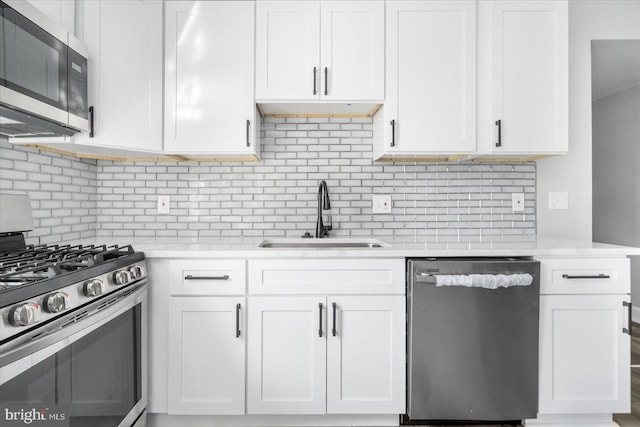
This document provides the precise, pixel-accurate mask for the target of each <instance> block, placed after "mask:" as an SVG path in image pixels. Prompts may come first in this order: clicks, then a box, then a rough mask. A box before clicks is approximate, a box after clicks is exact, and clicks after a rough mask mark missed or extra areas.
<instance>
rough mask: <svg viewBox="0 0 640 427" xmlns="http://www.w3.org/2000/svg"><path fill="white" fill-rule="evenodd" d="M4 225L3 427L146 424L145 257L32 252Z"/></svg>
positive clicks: (120, 250)
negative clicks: (28, 421)
mask: <svg viewBox="0 0 640 427" xmlns="http://www.w3.org/2000/svg"><path fill="white" fill-rule="evenodd" d="M3 198H4V199H6V197H3ZM5 201H6V200H5ZM0 202H2V200H0ZM4 212H6V210H5V211H4ZM1 225H2V227H0V229H1V230H0V231H2V233H0V420H2V422H0V424H2V425H7V426H11V425H13V424H12V423H15V425H24V423H25V422H26V421H27V420H28V419H31V422H30V424H31V425H33V426H38V425H47V426H48V425H52V426H61V427H62V426H73V427H76V426H77V427H80V426H82V427H93V426H99V427H115V426H132V425H136V426H139V425H144V424H145V420H146V413H145V408H146V404H147V396H146V394H147V391H146V383H147V372H146V357H147V355H146V352H147V342H146V340H147V338H146V336H147V324H146V318H147V269H146V265H145V257H144V254H143V253H141V252H136V251H135V250H133V248H132V247H131V246H99V245H62V244H60V245H58V244H56V245H41V246H33V245H25V244H24V238H23V236H22V233H20V232H18V231H6V230H7V228H8V229H11V228H15V227H13V226H9V227H7V224H6V223H5V220H4V219H3V221H2V224H1ZM18 228H24V226H18ZM38 421H42V422H43V423H44V424H38Z"/></svg>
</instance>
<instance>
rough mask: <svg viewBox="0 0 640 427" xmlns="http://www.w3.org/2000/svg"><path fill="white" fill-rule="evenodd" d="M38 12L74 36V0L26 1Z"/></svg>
mask: <svg viewBox="0 0 640 427" xmlns="http://www.w3.org/2000/svg"><path fill="white" fill-rule="evenodd" d="M28 2H29V3H31V4H32V5H34V6H35V7H36V8H38V10H40V11H41V12H42V13H44V14H45V15H47V16H48V17H49V18H51V19H53V20H54V21H55V22H57V23H59V24H60V25H62V26H63V27H64V28H65V30H67V31H69V32H70V33H72V34H75V29H76V27H75V16H76V11H75V3H76V1H75V0H28Z"/></svg>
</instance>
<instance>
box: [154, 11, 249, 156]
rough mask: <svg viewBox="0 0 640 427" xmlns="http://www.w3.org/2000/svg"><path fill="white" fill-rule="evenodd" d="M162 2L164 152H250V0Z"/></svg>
mask: <svg viewBox="0 0 640 427" xmlns="http://www.w3.org/2000/svg"><path fill="white" fill-rule="evenodd" d="M165 5H166V10H165V36H166V38H165V131H164V143H165V146H164V148H165V152H169V153H178V154H189V153H191V154H240V155H241V154H246V153H252V152H254V151H255V143H256V141H255V138H252V134H253V133H254V129H255V125H256V123H255V117H254V115H255V113H254V111H255V98H254V89H253V87H254V59H253V55H254V2H250V1H213V2H201V1H168V2H166V3H165Z"/></svg>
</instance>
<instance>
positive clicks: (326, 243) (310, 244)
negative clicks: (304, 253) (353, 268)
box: [258, 238, 389, 249]
mask: <svg viewBox="0 0 640 427" xmlns="http://www.w3.org/2000/svg"><path fill="white" fill-rule="evenodd" d="M386 246H389V245H387V244H386V243H384V242H382V241H380V240H377V239H349V238H335V239H334V238H324V239H303V238H298V239H270V240H264V241H263V242H262V243H260V245H258V247H260V248H273V249H334V248H384V247H386Z"/></svg>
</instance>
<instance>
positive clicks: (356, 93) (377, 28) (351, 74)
mask: <svg viewBox="0 0 640 427" xmlns="http://www.w3.org/2000/svg"><path fill="white" fill-rule="evenodd" d="M320 67H321V84H320V85H319V86H320V87H321V88H322V91H321V93H320V97H321V98H322V99H325V100H333V101H352V100H353V101H356V100H383V99H384V2H382V1H367V2H363V1H325V2H321V3H320Z"/></svg>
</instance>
